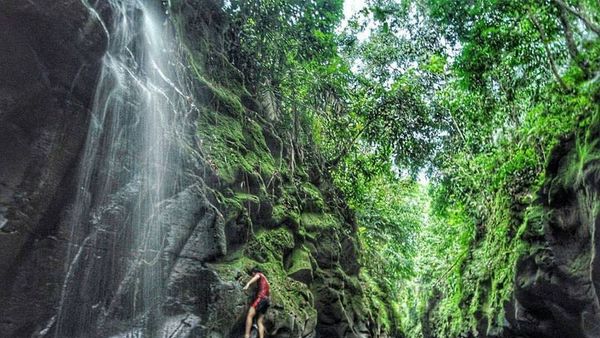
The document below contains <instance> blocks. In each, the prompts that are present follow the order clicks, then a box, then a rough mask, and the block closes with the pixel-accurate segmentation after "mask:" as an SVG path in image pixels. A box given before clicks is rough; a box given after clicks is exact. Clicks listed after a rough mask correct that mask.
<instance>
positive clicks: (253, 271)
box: [250, 266, 262, 274]
mask: <svg viewBox="0 0 600 338" xmlns="http://www.w3.org/2000/svg"><path fill="white" fill-rule="evenodd" d="M257 272H261V273H262V271H261V270H260V268H259V267H258V266H255V267H253V268H252V270H250V273H251V274H255V273H257Z"/></svg>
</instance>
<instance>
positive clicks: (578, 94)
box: [225, 0, 600, 337]
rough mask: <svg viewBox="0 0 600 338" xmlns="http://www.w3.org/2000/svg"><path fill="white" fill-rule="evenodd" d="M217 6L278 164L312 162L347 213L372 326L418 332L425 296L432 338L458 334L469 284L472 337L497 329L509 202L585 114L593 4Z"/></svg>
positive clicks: (598, 54)
mask: <svg viewBox="0 0 600 338" xmlns="http://www.w3.org/2000/svg"><path fill="white" fill-rule="evenodd" d="M225 8H226V10H227V11H228V13H229V14H230V16H231V17H232V23H231V25H232V28H231V31H232V32H233V33H232V34H235V39H233V41H234V42H233V43H232V44H231V45H230V46H229V53H230V57H231V59H232V60H234V63H235V64H236V66H237V67H238V68H239V69H241V70H243V72H244V74H249V75H248V78H247V79H246V83H247V85H248V86H253V88H252V90H253V91H255V92H256V93H258V94H259V98H260V101H261V104H262V106H263V107H264V108H265V111H266V112H267V113H268V114H270V115H271V116H272V117H274V120H275V121H276V122H275V123H277V124H278V125H279V126H280V127H281V128H284V129H286V130H287V135H288V137H289V140H290V143H291V144H292V145H293V146H294V149H295V150H294V151H293V152H292V156H293V158H292V163H294V161H297V162H298V163H301V162H302V161H304V159H305V158H308V157H311V158H314V157H318V158H319V161H321V163H322V164H323V167H324V168H325V170H326V172H328V173H329V174H330V175H331V176H332V178H333V180H334V182H335V184H336V187H337V188H338V189H339V190H340V191H341V192H342V193H343V196H344V197H345V199H346V200H347V202H348V204H349V206H350V207H351V208H352V210H353V211H354V212H355V214H356V217H357V221H358V226H359V227H358V230H359V236H360V240H361V245H362V247H363V257H362V259H363V260H364V262H365V263H366V264H364V265H365V266H367V268H366V271H363V275H364V276H363V280H364V282H365V284H366V287H370V288H373V290H378V291H377V292H375V293H374V295H373V304H372V306H373V307H375V308H376V307H377V306H378V305H377V304H379V303H378V302H380V301H381V299H384V298H385V297H387V295H390V294H391V295H393V302H392V303H393V304H392V305H391V306H390V307H388V308H386V309H383V310H380V311H384V312H385V316H384V317H385V318H386V322H385V325H388V326H389V327H390V328H391V329H395V330H400V331H402V332H403V333H404V334H406V335H408V336H419V334H420V333H419V332H422V330H423V328H422V327H421V326H422V323H421V322H420V320H419V316H420V314H421V313H422V312H423V311H426V310H427V307H428V300H429V299H430V298H431V297H432V295H440V297H439V298H440V299H441V300H439V303H438V304H437V310H436V311H437V314H434V317H435V316H437V317H436V318H438V319H439V323H438V324H440V323H441V324H440V325H438V326H437V327H436V328H435V329H436V330H437V334H438V335H439V336H447V337H450V336H459V335H461V334H466V332H470V331H471V332H472V331H473V330H474V329H475V327H476V325H477V324H476V323H475V320H474V314H475V313H476V312H478V311H481V309H479V308H477V307H478V306H479V305H478V304H479V302H478V299H479V297H482V296H481V294H480V291H481V288H480V286H481V285H483V284H485V283H492V285H493V288H492V291H490V292H491V294H490V295H487V300H486V309H485V314H484V316H485V317H486V318H487V322H488V327H487V329H488V331H490V332H491V331H493V329H494V327H498V326H499V325H501V322H502V320H503V318H502V306H503V302H504V301H505V300H506V299H507V297H508V295H509V293H510V291H511V283H510V281H511V279H512V278H513V277H512V276H513V268H514V264H515V261H516V259H517V257H518V255H519V253H521V252H522V251H523V250H524V248H525V245H526V244H525V243H524V242H523V240H522V235H523V228H522V224H521V223H519V222H515V221H514V220H515V219H519V217H515V214H516V213H521V212H522V210H519V208H518V206H519V205H523V204H526V203H527V201H530V200H531V199H532V198H533V195H534V193H535V191H536V190H537V189H538V188H539V187H540V185H541V184H542V182H543V180H544V168H545V167H546V166H547V164H548V160H549V158H548V156H549V154H550V152H551V151H552V149H553V148H554V147H555V146H556V144H557V143H558V142H559V140H560V139H561V138H563V137H564V136H565V135H568V134H569V133H571V132H573V131H574V130H576V129H582V128H583V129H585V128H586V126H589V125H591V124H592V123H593V122H594V121H595V120H596V119H597V118H598V101H599V100H600V92H599V81H598V78H599V73H598V65H599V62H600V44H599V43H598V35H599V34H600V3H599V2H598V1H596V0H545V1H513V0H492V1H458V0H423V1H404V0H395V1H394V0H369V1H367V2H366V3H365V6H364V8H362V9H361V10H359V11H357V12H356V13H355V14H354V15H353V16H352V17H346V18H344V14H343V8H344V3H343V1H342V0H312V1H302V0H269V1H253V0H252V1H251V0H232V1H230V2H228V3H227V4H226V7H225ZM303 149H313V151H309V152H307V151H305V150H303ZM292 165H293V164H292ZM498 252H502V253H504V254H502V255H498V254H497V253H498ZM467 267H470V268H467ZM490 280H491V282H490ZM378 297H379V298H378ZM378 299H379V300H378ZM464 304H472V305H471V306H470V307H469V306H464ZM479 316H481V314H479Z"/></svg>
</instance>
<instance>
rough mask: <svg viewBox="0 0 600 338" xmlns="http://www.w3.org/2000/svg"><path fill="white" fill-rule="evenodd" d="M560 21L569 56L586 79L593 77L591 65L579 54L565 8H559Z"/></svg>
mask: <svg viewBox="0 0 600 338" xmlns="http://www.w3.org/2000/svg"><path fill="white" fill-rule="evenodd" d="M558 13H559V17H558V18H559V20H560V24H561V25H562V28H563V32H564V35H565V41H566V43H567V49H568V50H569V55H571V58H572V59H573V61H575V63H576V64H577V65H578V66H579V68H580V69H581V70H582V71H583V74H584V76H585V78H586V79H589V78H590V77H591V73H590V68H589V63H588V61H587V60H585V59H584V58H583V57H582V56H581V54H579V50H578V49H577V43H576V42H575V39H574V38H573V31H572V30H571V25H570V24H569V18H568V17H567V12H566V10H565V9H564V8H563V7H560V6H559V7H558Z"/></svg>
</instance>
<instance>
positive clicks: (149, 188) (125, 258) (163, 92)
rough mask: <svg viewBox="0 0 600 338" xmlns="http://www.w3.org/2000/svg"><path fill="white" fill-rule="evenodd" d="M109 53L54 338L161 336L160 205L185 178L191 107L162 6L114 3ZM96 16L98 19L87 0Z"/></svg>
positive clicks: (84, 159) (74, 210)
mask: <svg viewBox="0 0 600 338" xmlns="http://www.w3.org/2000/svg"><path fill="white" fill-rule="evenodd" d="M108 5H109V9H110V11H111V20H110V21H111V22H110V24H105V29H106V31H107V34H108V36H109V46H108V51H107V53H106V55H105V56H104V59H103V67H102V71H101V75H100V78H99V82H98V84H97V89H96V95H95V101H94V105H93V111H92V117H91V122H90V127H89V131H88V136H87V140H86V144H85V149H84V151H83V154H82V156H81V161H80V166H79V171H78V178H77V180H78V181H77V182H78V183H77V187H78V191H77V193H76V197H75V201H74V203H73V205H72V207H71V209H70V212H69V214H68V216H67V217H66V222H67V223H68V224H69V227H68V228H70V233H68V234H63V235H64V236H65V237H66V238H68V240H69V245H68V249H67V252H66V262H67V264H68V265H67V266H66V277H65V281H64V284H63V287H62V290H61V299H60V304H59V311H58V314H57V316H56V317H55V318H53V321H52V323H50V325H49V327H51V328H52V331H53V332H54V336H55V337H61V338H62V337H91V336H107V335H112V334H116V333H118V331H119V328H118V327H115V324H114V323H115V322H119V321H120V322H123V323H125V322H126V323H127V327H130V328H131V327H135V328H137V329H136V330H133V331H130V333H129V334H128V335H129V336H144V337H148V336H150V337H152V336H156V335H158V334H157V333H156V332H157V331H156V328H155V327H153V325H156V323H158V322H159V320H158V319H159V317H160V308H159V303H160V300H161V298H162V297H163V295H164V289H165V286H164V285H163V283H164V280H165V278H164V276H163V274H164V273H165V262H164V261H165V259H164V257H163V255H162V250H163V249H164V241H165V234H164V229H162V226H161V224H160V222H159V221H158V218H159V217H158V215H159V214H160V209H161V201H164V200H165V198H167V197H168V196H171V195H172V194H173V193H175V192H176V191H177V189H178V183H179V182H180V180H181V178H182V177H183V175H182V173H181V171H182V169H181V167H182V165H181V162H182V156H181V154H180V153H179V151H178V149H181V148H182V147H181V145H180V144H178V143H180V142H184V141H183V140H182V136H181V135H183V134H184V133H183V130H184V124H185V122H184V121H185V116H184V115H185V113H186V112H189V111H190V109H192V108H191V107H193V105H192V103H191V100H190V95H189V93H190V92H191V91H190V90H189V89H188V87H187V85H186V81H185V80H184V79H185V67H184V63H185V62H183V57H182V53H181V52H180V44H179V43H178V42H177V39H176V34H174V32H173V28H172V25H171V24H170V23H169V21H168V20H167V19H165V15H164V14H163V10H162V5H161V4H160V3H159V2H158V1H154V2H152V1H149V0H148V1H144V0H109V1H108ZM86 6H87V7H88V8H89V10H90V11H93V13H94V14H96V15H95V17H96V18H98V19H100V15H98V14H97V13H96V12H95V9H94V7H93V6H91V5H89V4H87V3H86Z"/></svg>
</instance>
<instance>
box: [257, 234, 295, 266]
mask: <svg viewBox="0 0 600 338" xmlns="http://www.w3.org/2000/svg"><path fill="white" fill-rule="evenodd" d="M293 248H294V236H293V235H292V233H291V232H290V230H289V229H286V228H278V229H273V230H263V231H261V232H259V233H258V234H256V236H255V238H254V239H253V240H252V241H250V243H248V246H247V247H246V250H245V254H246V255H247V256H248V257H250V258H252V259H254V260H256V261H259V262H267V261H270V260H275V259H277V260H279V261H280V262H281V263H282V264H283V256H284V255H285V254H286V253H287V252H290V251H291V250H292V249H293Z"/></svg>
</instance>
